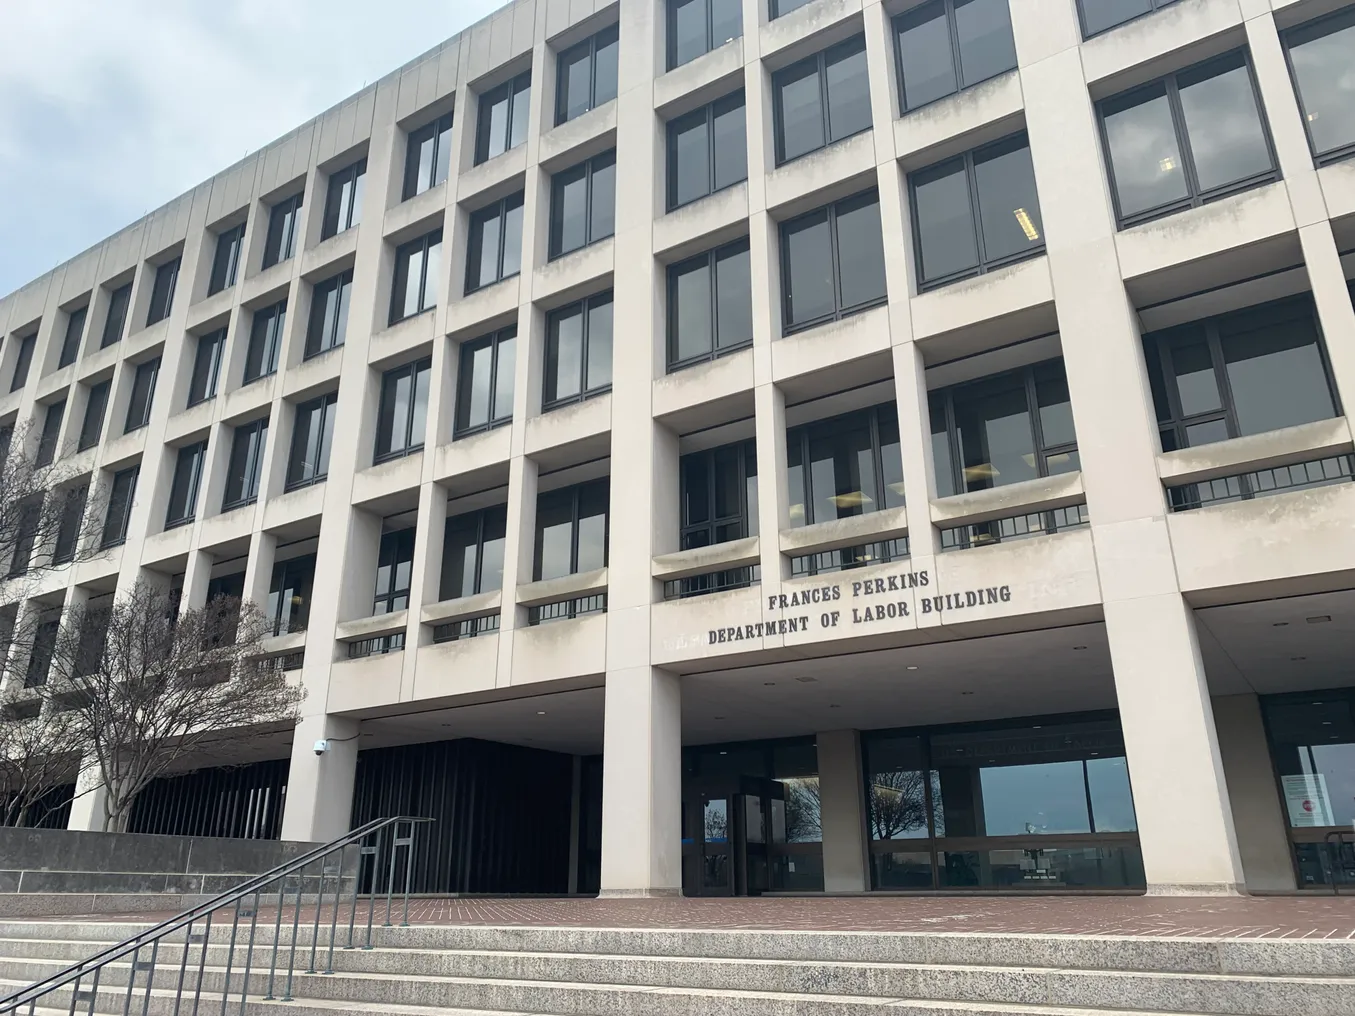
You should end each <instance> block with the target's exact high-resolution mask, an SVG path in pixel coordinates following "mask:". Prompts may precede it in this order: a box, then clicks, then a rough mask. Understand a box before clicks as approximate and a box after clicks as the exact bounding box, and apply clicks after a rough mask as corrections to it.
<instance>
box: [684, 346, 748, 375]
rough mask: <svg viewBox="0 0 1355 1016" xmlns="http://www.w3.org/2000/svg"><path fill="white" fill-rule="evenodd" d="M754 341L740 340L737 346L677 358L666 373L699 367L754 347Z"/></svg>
mask: <svg viewBox="0 0 1355 1016" xmlns="http://www.w3.org/2000/svg"><path fill="white" fill-rule="evenodd" d="M752 348H753V343H752V341H751V340H749V341H748V342H740V343H739V344H738V345H737V346H725V347H724V348H723V349H716V350H714V351H713V352H710V353H702V354H701V355H700V356H693V357H689V358H688V359H686V360H676V361H673V362H670V363H669V364H668V366H667V368H666V369H665V371H664V373H665V374H677V373H680V372H681V371H684V370H686V369H687V368H689V367H699V366H700V365H701V364H703V363H714V362H715V361H716V360H719V359H721V358H723V357H726V356H730V355H731V354H733V353H741V352H743V351H744V350H745V349H752Z"/></svg>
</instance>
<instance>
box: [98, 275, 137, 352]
mask: <svg viewBox="0 0 1355 1016" xmlns="http://www.w3.org/2000/svg"><path fill="white" fill-rule="evenodd" d="M131 309H132V284H131V283H130V282H127V283H124V284H123V285H121V286H118V287H117V288H116V289H110V290H109V291H108V313H106V314H105V315H104V327H103V332H102V333H101V335H100V338H99V348H100V349H107V348H108V347H109V346H112V345H114V344H116V343H118V342H121V341H122V335H123V332H125V331H126V330H127V315H128V313H129V312H130V311H131Z"/></svg>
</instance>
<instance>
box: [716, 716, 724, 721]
mask: <svg viewBox="0 0 1355 1016" xmlns="http://www.w3.org/2000/svg"><path fill="white" fill-rule="evenodd" d="M715 718H716V719H717V720H723V719H724V717H723V716H717V717H715Z"/></svg>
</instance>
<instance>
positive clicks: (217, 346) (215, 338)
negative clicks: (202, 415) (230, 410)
mask: <svg viewBox="0 0 1355 1016" xmlns="http://www.w3.org/2000/svg"><path fill="white" fill-rule="evenodd" d="M225 348H226V329H224V328H218V329H217V330H216V331H214V332H208V333H207V334H206V335H203V336H201V337H200V338H199V339H198V348H197V352H196V354H194V357H193V376H192V378H190V379H189V382H188V404H189V405H190V406H196V405H197V404H198V403H199V402H205V401H207V400H208V399H210V398H214V397H215V396H216V385H217V380H218V378H219V377H220V376H221V354H222V353H223V352H224V351H225Z"/></svg>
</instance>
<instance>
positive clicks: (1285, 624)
mask: <svg viewBox="0 0 1355 1016" xmlns="http://www.w3.org/2000/svg"><path fill="white" fill-rule="evenodd" d="M1271 627H1272V628H1288V627H1289V622H1288V621H1276V622H1275V623H1273V624H1272V625H1271Z"/></svg>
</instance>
